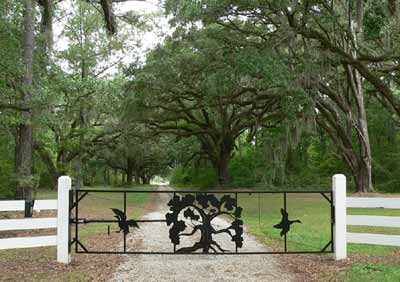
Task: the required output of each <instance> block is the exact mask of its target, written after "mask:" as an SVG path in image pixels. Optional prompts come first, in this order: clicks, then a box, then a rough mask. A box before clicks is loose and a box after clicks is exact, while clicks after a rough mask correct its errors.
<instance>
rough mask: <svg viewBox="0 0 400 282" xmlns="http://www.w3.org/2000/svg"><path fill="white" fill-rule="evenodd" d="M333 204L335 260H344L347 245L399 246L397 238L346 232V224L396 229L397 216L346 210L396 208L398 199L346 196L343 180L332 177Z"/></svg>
mask: <svg viewBox="0 0 400 282" xmlns="http://www.w3.org/2000/svg"><path fill="white" fill-rule="evenodd" d="M333 198H334V204H335V230H334V235H335V250H334V251H335V259H336V260H340V259H345V258H346V257H347V243H360V244H373V245H384V246H400V235H384V234H369V233H351V232H347V226H348V225H357V226H378V227H400V217H399V216H372V215H347V212H346V208H384V209H400V198H358V197H357V198H355V197H347V196H346V177H345V176H344V175H341V174H337V175H334V176H333Z"/></svg>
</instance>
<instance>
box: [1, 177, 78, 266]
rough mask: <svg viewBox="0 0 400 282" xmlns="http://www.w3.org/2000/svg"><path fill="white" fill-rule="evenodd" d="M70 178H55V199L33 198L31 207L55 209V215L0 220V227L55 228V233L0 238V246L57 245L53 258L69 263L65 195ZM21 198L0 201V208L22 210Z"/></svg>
mask: <svg viewBox="0 0 400 282" xmlns="http://www.w3.org/2000/svg"><path fill="white" fill-rule="evenodd" d="M70 190H71V178H70V177H68V176H62V177H60V178H59V179H58V198H57V200H36V201H35V202H34V205H33V210H34V211H42V210H57V217H50V218H19V219H2V220H0V231H13V230H36V229H56V230H57V235H50V236H35V237H13V238H3V239H0V250H6V249H19V248H35V247H47V246H57V261H58V262H61V263H69V262H70V261H71V258H70V254H69V203H70V201H69V199H70V198H69V195H70ZM24 210H25V201H23V200H22V201H21V200H17V201H0V212H8V211H12V212H15V211H24Z"/></svg>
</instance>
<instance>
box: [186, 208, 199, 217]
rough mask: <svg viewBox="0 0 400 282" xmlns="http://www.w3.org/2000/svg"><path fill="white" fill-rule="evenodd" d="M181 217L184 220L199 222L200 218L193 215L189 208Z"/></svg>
mask: <svg viewBox="0 0 400 282" xmlns="http://www.w3.org/2000/svg"><path fill="white" fill-rule="evenodd" d="M183 216H184V217H185V218H190V219H192V220H199V219H200V216H198V215H196V214H195V213H194V211H193V210H192V209H190V208H188V209H186V210H185V212H184V213H183Z"/></svg>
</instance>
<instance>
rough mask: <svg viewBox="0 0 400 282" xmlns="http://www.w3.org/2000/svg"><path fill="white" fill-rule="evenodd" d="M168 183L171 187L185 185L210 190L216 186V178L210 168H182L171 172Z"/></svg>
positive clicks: (179, 167)
mask: <svg viewBox="0 0 400 282" xmlns="http://www.w3.org/2000/svg"><path fill="white" fill-rule="evenodd" d="M170 183H171V184H173V185H187V186H191V187H196V188H200V189H210V188H213V187H215V186H217V183H218V177H217V175H216V173H215V171H214V169H213V168H212V167H209V166H207V167H197V168H196V167H193V166H189V167H186V168H184V167H182V166H178V167H177V168H175V169H174V170H173V171H172V174H171V178H170Z"/></svg>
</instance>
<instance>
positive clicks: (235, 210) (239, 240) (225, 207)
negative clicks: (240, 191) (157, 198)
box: [166, 193, 243, 253]
mask: <svg viewBox="0 0 400 282" xmlns="http://www.w3.org/2000/svg"><path fill="white" fill-rule="evenodd" d="M168 206H169V207H170V212H169V213H167V214H166V220H167V225H168V226H171V228H170V230H169V238H170V239H171V242H172V243H173V244H174V245H175V246H176V245H179V244H180V239H181V237H182V236H192V235H195V234H196V233H197V232H200V240H199V241H198V242H196V243H195V244H194V245H193V246H191V247H183V248H180V249H177V250H176V252H177V253H193V252H196V251H198V250H201V251H202V252H203V253H209V252H210V251H212V252H214V253H218V252H226V251H227V250H224V249H223V248H222V247H221V246H220V245H219V244H218V243H217V242H216V241H215V240H214V239H213V236H214V235H216V234H223V233H225V234H228V235H229V236H230V237H231V241H232V242H234V243H235V246H236V249H237V248H241V247H242V245H243V237H242V235H243V221H242V220H241V219H240V217H241V213H242V208H241V207H238V206H237V200H236V199H235V198H233V197H231V196H230V195H224V196H222V197H221V198H220V199H218V198H217V197H216V196H215V195H213V194H203V193H201V194H200V193H199V194H196V196H194V195H192V194H186V195H184V196H180V195H175V196H174V197H173V198H172V199H171V200H170V201H169V203H168ZM219 216H226V217H227V218H231V219H232V221H231V222H230V224H229V226H228V227H226V228H222V229H218V228H216V226H215V225H213V221H214V220H215V219H216V218H217V217H219ZM188 224H189V225H191V227H192V228H193V229H192V230H191V231H190V232H186V233H185V232H184V231H185V230H186V229H187V227H188Z"/></svg>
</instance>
